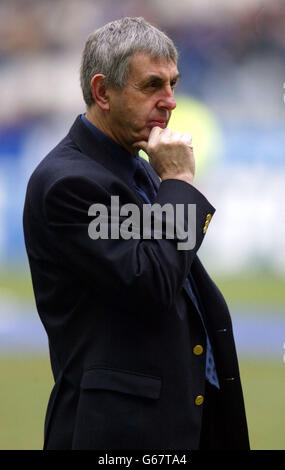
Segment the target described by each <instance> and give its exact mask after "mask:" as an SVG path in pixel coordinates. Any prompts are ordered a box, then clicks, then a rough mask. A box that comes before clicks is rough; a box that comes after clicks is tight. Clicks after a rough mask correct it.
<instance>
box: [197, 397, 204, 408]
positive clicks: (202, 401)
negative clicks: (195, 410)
mask: <svg viewBox="0 0 285 470" xmlns="http://www.w3.org/2000/svg"><path fill="white" fill-rule="evenodd" d="M202 403H204V397H203V395H197V397H196V398H195V405H197V406H200V405H202Z"/></svg>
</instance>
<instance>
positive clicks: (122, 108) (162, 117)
mask: <svg viewBox="0 0 285 470" xmlns="http://www.w3.org/2000/svg"><path fill="white" fill-rule="evenodd" d="M178 78H179V73H178V70H177V67H176V64H175V63H174V62H172V61H171V62H169V61H168V60H166V59H164V58H162V59H153V58H151V57H150V56H149V55H148V54H143V53H139V54H135V55H134V56H133V57H132V59H131V63H130V72H129V77H128V81H127V84H126V86H125V87H124V89H123V90H120V91H118V90H114V89H109V90H108V92H109V106H110V109H109V113H108V121H109V128H110V130H111V132H112V136H113V139H114V140H115V141H117V142H118V143H120V144H121V145H123V146H124V147H125V148H127V149H128V150H129V151H130V152H131V153H136V151H137V149H136V150H134V147H135V146H134V144H135V143H136V142H139V141H142V140H144V141H147V140H148V137H149V134H150V132H151V129H152V128H153V127H155V126H159V127H161V128H165V127H166V126H167V124H168V121H169V119H170V116H171V112H172V110H173V109H174V108H175V106H176V103H175V100H174V87H175V85H176V83H177V81H178Z"/></svg>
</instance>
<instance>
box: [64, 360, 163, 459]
mask: <svg viewBox="0 0 285 470" xmlns="http://www.w3.org/2000/svg"><path fill="white" fill-rule="evenodd" d="M160 393H161V378H160V377H155V376H150V375H144V374H140V373H136V372H132V371H124V370H118V369H110V368H104V367H94V368H92V369H88V370H85V372H84V374H83V376H82V379H81V384H80V397H79V403H78V408H77V416H76V425H75V429H74V436H73V446H72V448H73V449H86V450H88V449H95V450H108V449H113V450H116V449H118V450H119V449H142V448H144V447H145V446H146V444H147V442H148V441H149V440H151V435H150V434H152V433H153V430H154V428H155V426H154V423H155V421H156V420H158V421H159V419H158V416H159V408H160V407H159V401H160V400H159V398H160ZM146 448H147V447H146Z"/></svg>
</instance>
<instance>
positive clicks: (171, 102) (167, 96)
mask: <svg viewBox="0 0 285 470" xmlns="http://www.w3.org/2000/svg"><path fill="white" fill-rule="evenodd" d="M157 107H158V109H167V110H168V111H172V110H173V109H175V108H176V101H175V99H174V94H173V89H172V88H171V86H168V87H167V88H166V89H164V91H163V94H162V95H161V96H160V99H159V101H158V103H157Z"/></svg>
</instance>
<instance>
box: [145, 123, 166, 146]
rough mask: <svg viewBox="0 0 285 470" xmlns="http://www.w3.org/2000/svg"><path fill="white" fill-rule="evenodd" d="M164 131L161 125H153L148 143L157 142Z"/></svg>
mask: <svg viewBox="0 0 285 470" xmlns="http://www.w3.org/2000/svg"><path fill="white" fill-rule="evenodd" d="M162 131H163V129H161V127H159V126H155V127H153V128H152V129H151V131H150V134H149V137H148V143H149V144H150V143H151V144H153V143H155V142H156V141H157V140H158V138H159V136H160V134H161V133H162Z"/></svg>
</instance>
